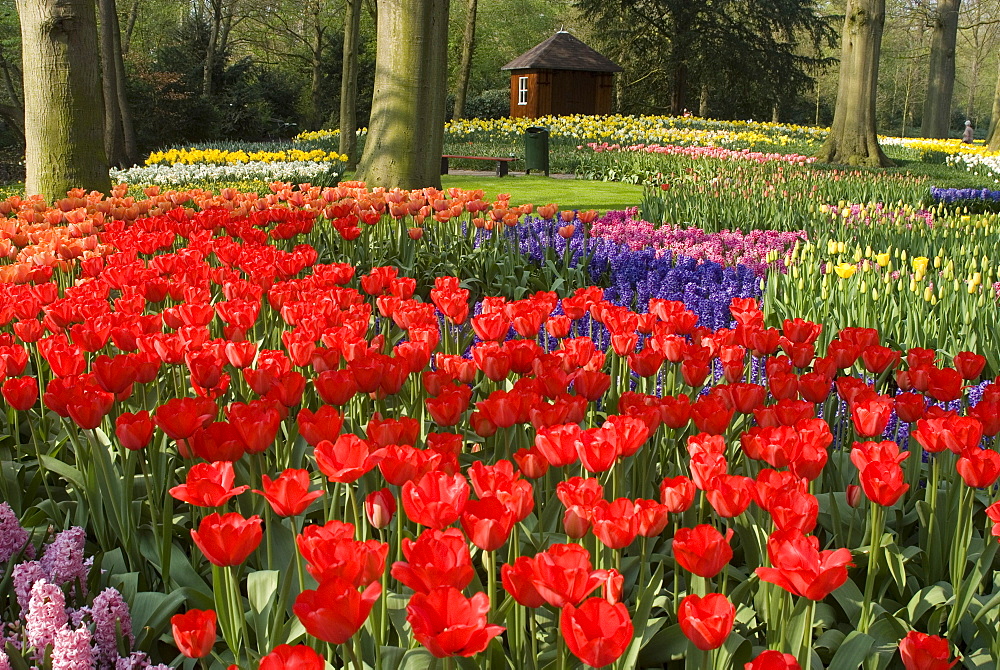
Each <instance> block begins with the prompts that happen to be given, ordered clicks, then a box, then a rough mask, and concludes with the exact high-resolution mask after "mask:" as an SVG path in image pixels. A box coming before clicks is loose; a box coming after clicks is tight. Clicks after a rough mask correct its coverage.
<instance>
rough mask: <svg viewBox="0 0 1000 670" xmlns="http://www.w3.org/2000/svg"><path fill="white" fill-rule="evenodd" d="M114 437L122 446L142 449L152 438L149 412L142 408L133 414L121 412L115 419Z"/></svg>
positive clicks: (151, 423)
mask: <svg viewBox="0 0 1000 670" xmlns="http://www.w3.org/2000/svg"><path fill="white" fill-rule="evenodd" d="M115 437H117V438H118V442H120V443H121V445H122V446H123V447H125V448H126V449H129V450H131V451H138V450H140V449H144V448H145V447H146V445H148V444H149V441H150V440H152V439H153V421H152V419H151V418H150V416H149V412H147V411H146V410H142V411H140V412H136V413H135V414H133V413H131V412H122V413H121V414H119V415H118V418H117V419H115Z"/></svg>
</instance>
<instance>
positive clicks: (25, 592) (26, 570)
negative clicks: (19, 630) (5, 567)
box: [12, 561, 46, 612]
mask: <svg viewBox="0 0 1000 670" xmlns="http://www.w3.org/2000/svg"><path fill="white" fill-rule="evenodd" d="M12 577H13V580H14V593H15V594H16V595H17V605H18V607H20V608H21V611H22V612H27V611H28V601H29V599H30V598H31V587H32V586H33V585H34V584H35V582H37V581H38V580H39V579H44V578H45V577H46V574H45V570H44V569H43V568H42V564H41V563H39V562H38V561H25V562H24V563H19V564H17V565H16V566H14V573H13V575H12Z"/></svg>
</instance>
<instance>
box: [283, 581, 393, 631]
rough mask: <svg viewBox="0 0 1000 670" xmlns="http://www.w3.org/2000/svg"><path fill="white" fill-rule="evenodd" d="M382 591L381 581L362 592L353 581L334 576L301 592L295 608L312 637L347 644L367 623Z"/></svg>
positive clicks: (293, 609) (296, 613)
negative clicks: (366, 620)
mask: <svg viewBox="0 0 1000 670" xmlns="http://www.w3.org/2000/svg"><path fill="white" fill-rule="evenodd" d="M381 593H382V585H381V584H379V583H378V582H372V583H371V584H369V585H368V586H367V587H366V588H365V590H364V591H362V592H360V593H359V592H358V589H357V587H355V586H354V584H353V583H351V582H349V581H347V580H344V579H338V578H331V579H327V580H324V581H322V582H320V585H319V587H318V588H317V589H316V590H315V591H313V590H308V589H307V590H305V591H303V592H302V593H300V594H299V595H298V597H297V598H296V599H295V605H293V606H292V611H293V612H295V616H297V617H298V618H299V621H301V622H302V625H303V626H304V627H305V629H306V632H308V633H309V634H310V635H312V636H313V637H315V638H318V639H320V640H324V641H326V642H331V643H333V644H344V643H345V642H347V641H348V640H350V639H351V637H352V636H353V635H354V634H355V633H357V632H358V629H359V628H361V626H363V625H364V623H365V619H367V618H368V615H369V614H370V613H371V611H372V606H373V605H374V604H375V602H376V601H377V600H378V598H379V595H380V594H381Z"/></svg>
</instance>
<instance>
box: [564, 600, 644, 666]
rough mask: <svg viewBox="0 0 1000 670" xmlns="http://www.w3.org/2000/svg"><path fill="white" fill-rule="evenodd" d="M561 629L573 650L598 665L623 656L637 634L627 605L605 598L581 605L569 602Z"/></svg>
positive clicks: (576, 654)
mask: <svg viewBox="0 0 1000 670" xmlns="http://www.w3.org/2000/svg"><path fill="white" fill-rule="evenodd" d="M559 630H560V632H561V633H562V637H563V639H564V640H565V641H566V646H567V647H569V650H570V652H572V653H573V655H574V656H576V657H577V658H579V659H580V660H581V661H583V662H584V663H586V664H587V665H590V666H593V667H595V668H602V667H604V666H606V665H610V664H612V663H614V662H615V661H617V660H618V659H619V658H621V656H622V654H624V653H625V650H626V649H628V647H629V645H630V644H631V643H632V636H633V635H634V633H635V630H634V628H633V627H632V619H631V618H630V617H629V613H628V609H627V608H626V607H625V605H624V604H622V603H615V604H611V603H609V602H608V601H607V600H605V599H604V598H588V599H587V600H584V601H583V603H581V604H580V606H579V607H574V606H573V605H566V607H564V608H563V609H562V613H561V614H560V615H559Z"/></svg>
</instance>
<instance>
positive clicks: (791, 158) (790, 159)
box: [577, 142, 816, 165]
mask: <svg viewBox="0 0 1000 670" xmlns="http://www.w3.org/2000/svg"><path fill="white" fill-rule="evenodd" d="M586 146H587V148H588V149H592V150H593V151H594V152H595V153H604V152H607V151H612V152H614V151H637V152H644V153H647V154H663V155H665V156H683V157H685V158H691V159H694V160H698V159H704V158H711V159H715V160H722V161H751V162H754V163H771V162H778V163H790V164H792V165H807V164H809V163H815V162H816V158H815V157H814V156H801V155H799V154H782V153H763V152H760V151H751V150H750V149H740V150H738V151H733V150H731V149H725V148H723V147H712V146H708V147H701V146H677V145H674V144H667V145H659V144H650V145H646V144H634V145H631V146H621V145H619V144H608V143H607V142H603V143H601V144H598V143H597V142H589V143H588V144H587V145H586ZM577 148H578V149H582V148H583V147H577Z"/></svg>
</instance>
